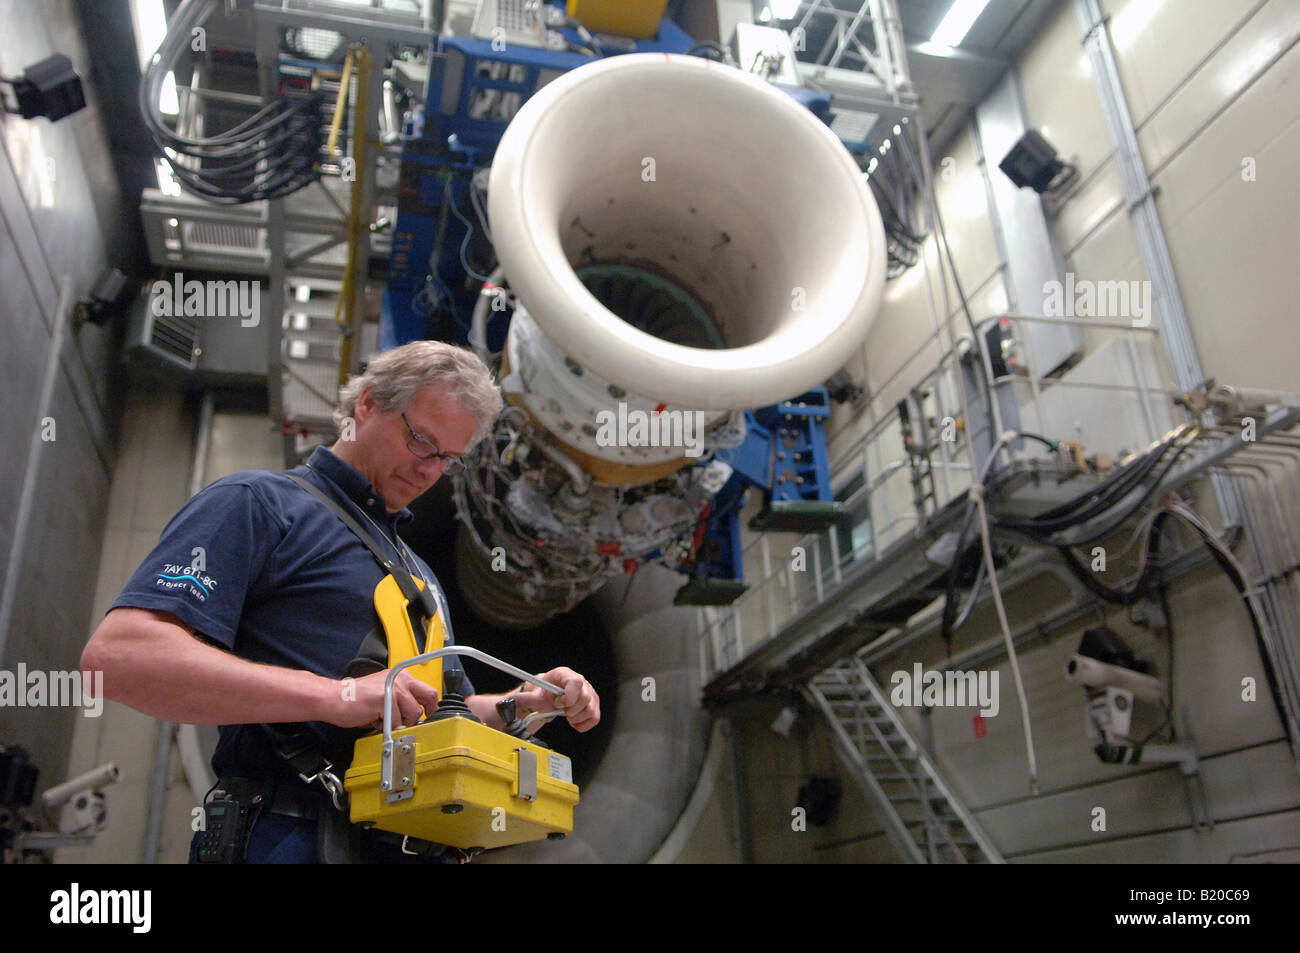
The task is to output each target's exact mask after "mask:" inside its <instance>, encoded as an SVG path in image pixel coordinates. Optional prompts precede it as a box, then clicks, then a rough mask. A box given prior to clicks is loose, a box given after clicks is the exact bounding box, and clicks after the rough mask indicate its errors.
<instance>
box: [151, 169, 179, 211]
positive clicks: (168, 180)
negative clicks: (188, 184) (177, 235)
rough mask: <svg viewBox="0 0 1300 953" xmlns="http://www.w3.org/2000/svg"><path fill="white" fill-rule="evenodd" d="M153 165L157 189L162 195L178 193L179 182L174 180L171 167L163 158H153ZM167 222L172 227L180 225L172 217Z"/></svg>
mask: <svg viewBox="0 0 1300 953" xmlns="http://www.w3.org/2000/svg"><path fill="white" fill-rule="evenodd" d="M154 167H155V168H157V170H158V190H159V191H160V192H162V194H163V195H180V194H181V184H180V183H179V182H177V181H176V176H174V175H172V168H171V166H169V165H168V164H167V161H166V160H165V159H155V160H154ZM168 224H170V225H171V226H172V227H173V228H176V227H178V226H179V225H180V222H178V221H176V219H174V218H173V219H172V220H171V221H170V222H169V223H168Z"/></svg>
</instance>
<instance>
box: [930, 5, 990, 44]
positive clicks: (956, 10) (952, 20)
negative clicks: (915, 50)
mask: <svg viewBox="0 0 1300 953" xmlns="http://www.w3.org/2000/svg"><path fill="white" fill-rule="evenodd" d="M988 4H989V0H953V4H952V7H951V8H950V9H949V10H948V12H947V13H946V14H944V18H943V19H942V20H940V21H939V26H938V27H937V28H936V29H935V31H934V34H933V35H932V36H931V37H930V42H931V43H933V44H935V45H936V46H956V45H957V44H959V43H960V42H961V41H962V40H964V39H965V38H966V34H967V32H969V30H970V28H971V26H972V25H974V23H975V21H976V20H978V19H979V15H980V14H981V13H983V12H984V8H985V7H986V6H988Z"/></svg>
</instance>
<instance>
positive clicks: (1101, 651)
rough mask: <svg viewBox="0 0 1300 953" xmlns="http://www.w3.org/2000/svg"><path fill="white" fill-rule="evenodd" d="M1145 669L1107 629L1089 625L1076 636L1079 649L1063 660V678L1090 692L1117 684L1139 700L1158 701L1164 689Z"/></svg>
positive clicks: (1116, 636) (1120, 640) (1122, 642)
mask: <svg viewBox="0 0 1300 953" xmlns="http://www.w3.org/2000/svg"><path fill="white" fill-rule="evenodd" d="M1147 670H1148V666H1147V665H1146V664H1145V663H1143V662H1139V661H1138V659H1137V657H1136V656H1135V655H1134V654H1133V652H1132V650H1131V649H1130V648H1129V647H1128V646H1127V645H1125V644H1124V640H1123V639H1121V638H1120V637H1119V636H1118V635H1116V634H1115V633H1114V632H1112V631H1111V630H1110V629H1106V628H1100V629H1088V630H1087V631H1086V632H1084V633H1083V638H1082V639H1080V640H1079V650H1078V651H1077V652H1076V653H1075V654H1074V655H1072V656H1070V660H1069V661H1068V662H1066V664H1065V680H1066V681H1067V682H1070V683H1071V684H1074V685H1082V686H1083V687H1084V688H1086V689H1088V691H1089V692H1090V693H1092V692H1100V691H1104V690H1105V689H1107V688H1120V689H1123V690H1124V691H1128V692H1132V693H1133V695H1134V696H1135V697H1136V698H1140V699H1141V700H1142V701H1149V702H1158V701H1160V700H1161V698H1162V697H1163V694H1164V693H1163V689H1162V688H1161V686H1160V682H1159V681H1158V680H1157V679H1155V678H1153V677H1152V676H1151V675H1149V674H1147Z"/></svg>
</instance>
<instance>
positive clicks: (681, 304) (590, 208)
mask: <svg viewBox="0 0 1300 953" xmlns="http://www.w3.org/2000/svg"><path fill="white" fill-rule="evenodd" d="M487 199H488V202H487V209H488V219H489V221H490V223H491V229H492V242H493V245H494V247H495V251H496V254H497V259H498V261H499V263H500V268H499V270H498V272H497V273H496V274H495V275H494V276H493V278H494V281H493V282H490V283H488V284H486V285H485V286H484V292H483V295H482V297H481V299H480V302H479V310H478V312H477V313H476V315H475V329H476V334H477V338H478V341H479V342H480V343H481V342H482V340H483V337H482V327H483V324H484V321H485V320H486V314H488V313H490V311H491V309H497V308H501V307H507V306H508V307H509V308H511V309H513V314H512V316H511V318H510V325H509V331H508V334H507V337H506V343H505V348H504V350H503V352H502V354H501V367H500V377H501V381H502V387H503V390H504V392H505V395H506V398H507V401H508V407H507V410H506V412H505V413H504V414H503V415H502V417H501V420H500V421H499V423H498V425H497V427H496V430H495V432H494V433H493V435H492V436H491V437H490V438H489V439H487V440H485V441H484V442H483V443H482V444H481V445H480V447H479V448H478V451H477V453H476V457H475V460H474V461H473V463H472V465H471V467H470V469H469V471H468V472H466V473H464V474H462V475H460V476H458V477H457V478H456V485H455V492H456V502H457V509H458V514H459V517H460V520H461V523H462V531H461V533H460V534H459V539H458V542H457V559H458V570H459V572H460V579H461V586H462V589H463V591H464V592H465V595H466V597H467V598H468V599H469V600H470V601H471V603H472V604H473V606H474V608H475V610H476V611H477V612H479V613H480V614H481V615H482V616H483V617H484V618H485V619H487V620H488V621H490V622H493V623H495V624H497V625H499V626H502V627H505V628H513V629H522V628H527V627H530V626H533V625H536V624H538V623H539V622H540V621H542V620H544V619H545V618H548V617H549V616H551V615H554V614H556V613H558V612H561V611H564V610H566V609H568V608H571V607H572V606H573V605H575V604H576V603H577V602H578V601H580V600H581V599H583V598H584V597H586V596H587V595H589V594H590V593H592V592H594V591H595V590H596V589H598V588H600V586H601V585H603V583H604V582H605V581H606V580H607V579H608V578H609V577H611V576H613V575H618V574H622V573H624V572H630V571H634V570H635V568H636V567H637V566H638V565H640V564H642V563H644V562H646V561H656V562H662V563H663V564H664V565H667V566H669V567H670V568H675V567H677V566H679V565H681V563H682V562H683V561H685V560H688V559H689V558H690V556H691V552H692V547H693V546H694V545H697V544H698V541H699V532H698V531H699V528H700V521H701V518H702V514H704V513H706V512H707V511H708V507H709V504H710V501H711V500H712V498H713V496H714V494H716V493H717V492H718V490H719V489H720V488H721V487H722V486H723V485H724V484H725V483H726V481H727V480H728V478H729V477H730V475H731V470H732V468H731V467H730V466H729V465H728V464H727V463H725V462H724V461H723V460H720V459H715V458H714V455H715V454H716V453H717V451H719V450H721V449H724V448H734V447H736V446H738V445H739V444H740V443H741V442H742V441H743V440H744V438H745V417H744V414H743V411H744V409H746V408H752V407H760V406H764V405H770V404H774V403H776V402H778V401H781V400H785V399H787V398H790V397H792V396H794V395H798V394H802V393H803V392H805V391H807V390H809V389H810V388H813V387H816V386H818V385H820V384H821V383H822V382H824V381H825V380H826V379H827V378H829V377H830V376H831V375H832V374H834V373H835V372H836V371H837V370H838V369H839V368H840V367H842V366H843V364H844V363H845V360H846V359H847V357H848V355H850V354H851V353H853V352H854V350H855V349H856V348H859V347H861V345H862V342H863V340H864V338H865V336H866V334H867V331H868V328H869V326H870V324H871V321H872V320H873V319H874V317H875V315H876V312H877V311H878V309H879V306H880V301H881V294H882V291H883V287H884V282H885V270H886V263H885V240H884V230H883V227H882V224H881V218H880V213H879V210H878V209H877V207H876V204H875V200H874V198H873V197H872V195H871V192H870V190H869V188H868V187H867V185H866V183H865V182H864V181H863V179H862V172H861V170H860V169H859V167H858V165H857V163H856V162H855V161H854V159H853V158H852V156H851V155H850V154H849V153H848V151H847V150H846V149H845V148H844V146H843V145H842V144H841V143H840V141H839V140H838V139H837V138H836V136H835V135H834V134H833V133H832V132H831V131H830V129H829V128H828V127H827V126H826V125H825V124H824V123H822V122H821V121H820V120H818V119H817V118H816V117H814V116H813V115H812V114H811V113H810V112H809V111H808V110H807V109H805V108H804V107H802V106H801V105H799V104H798V103H797V102H795V101H794V100H793V99H792V98H790V97H789V96H788V95H787V94H786V93H784V92H782V91H781V90H779V89H777V88H775V87H773V86H772V85H770V84H768V83H766V82H764V81H762V80H761V79H759V78H757V77H755V76H751V75H749V74H747V73H744V72H742V71H740V70H738V69H735V68H732V67H729V66H726V65H723V64H720V63H717V62H712V61H710V60H707V59H703V58H699V57H693V56H680V55H669V54H630V55H624V56H616V57H610V58H608V59H604V60H599V61H597V62H594V63H591V64H590V65H586V66H582V67H580V68H578V69H575V70H573V71H571V72H568V73H565V74H564V75H562V76H560V77H559V78H557V79H555V80H553V81H552V82H550V83H548V84H547V85H545V86H544V87H542V88H541V89H540V90H539V91H538V92H537V93H536V94H535V95H533V96H532V97H531V98H530V99H529V100H528V101H527V102H526V103H525V104H524V105H523V107H522V108H521V109H520V110H519V112H518V113H517V114H516V115H515V116H514V118H513V119H512V121H511V122H510V125H509V126H508V128H507V129H506V131H505V134H504V135H503V137H502V138H501V141H500V145H499V147H498V148H497V151H496V154H495V157H494V159H493V162H492V167H491V174H490V178H489V182H488V196H487ZM474 338H475V335H474V334H472V335H471V340H474Z"/></svg>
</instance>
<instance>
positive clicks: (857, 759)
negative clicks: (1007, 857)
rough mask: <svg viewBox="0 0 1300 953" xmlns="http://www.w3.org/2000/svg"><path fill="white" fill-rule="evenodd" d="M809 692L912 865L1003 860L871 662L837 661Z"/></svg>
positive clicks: (822, 674) (892, 839)
mask: <svg viewBox="0 0 1300 953" xmlns="http://www.w3.org/2000/svg"><path fill="white" fill-rule="evenodd" d="M804 694H805V696H806V697H807V698H808V700H809V701H811V702H812V703H813V704H814V705H816V706H817V708H818V709H819V710H820V711H821V713H822V714H823V715H825V717H826V720H827V723H828V724H829V725H830V726H831V730H832V733H833V734H834V736H835V740H836V743H837V746H838V748H839V751H840V755H841V756H842V757H843V758H844V760H845V761H846V762H847V763H848V764H849V766H850V767H851V768H852V769H853V774H854V777H855V779H856V780H857V781H858V783H859V784H860V785H861V786H862V788H863V790H864V791H865V792H866V794H867V796H868V797H870V798H871V799H872V801H873V802H874V804H875V807H876V809H877V811H878V813H879V814H880V816H881V817H882V818H883V819H884V822H885V831H886V833H887V834H888V835H889V839H890V840H891V841H892V842H893V843H894V845H895V846H896V847H897V848H898V849H899V851H900V852H901V853H902V854H903V859H904V860H905V861H906V862H908V863H915V864H925V863H931V864H943V863H949V864H951V863H956V864H967V863H991V864H1000V863H1004V861H1003V859H1002V855H1001V854H1000V853H999V852H998V849H997V848H996V847H995V846H993V842H992V841H990V840H989V839H988V837H987V835H985V833H984V832H983V830H982V829H981V828H980V826H979V825H978V824H977V823H976V822H975V819H974V818H973V817H972V816H971V815H970V813H969V812H967V811H966V809H965V808H964V807H962V805H961V804H960V803H959V802H958V800H957V799H956V798H955V797H954V796H953V793H952V791H951V789H950V788H949V787H948V785H947V784H946V783H945V782H944V780H943V778H942V777H941V776H940V774H939V772H938V769H937V768H936V767H935V765H934V762H933V761H932V760H931V758H930V756H929V755H928V754H926V752H925V750H924V749H923V748H922V747H921V745H920V744H918V743H917V741H916V739H915V738H913V737H912V734H911V732H909V731H908V729H907V726H906V725H905V724H904V723H903V721H902V719H901V718H899V717H898V713H897V712H896V711H894V708H893V706H892V705H891V704H890V702H889V699H888V698H887V697H886V696H885V693H884V690H883V689H882V688H881V687H880V686H879V685H878V684H877V683H876V680H875V678H874V677H873V676H872V674H871V671H870V670H869V669H868V668H867V667H866V666H865V665H863V664H862V663H861V662H859V661H858V660H857V659H856V658H848V659H843V660H841V661H839V662H836V663H835V664H834V665H832V666H831V667H830V668H828V669H826V670H825V671H823V672H820V673H818V674H817V675H815V676H814V677H813V679H812V681H810V682H809V683H808V685H807V686H806V687H805V688H804Z"/></svg>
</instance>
